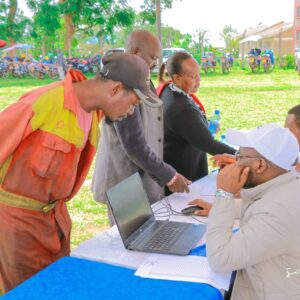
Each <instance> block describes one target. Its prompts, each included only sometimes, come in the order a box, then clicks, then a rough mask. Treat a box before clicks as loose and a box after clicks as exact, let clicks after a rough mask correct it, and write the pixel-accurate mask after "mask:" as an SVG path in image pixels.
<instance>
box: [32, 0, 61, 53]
mask: <svg viewBox="0 0 300 300" xmlns="http://www.w3.org/2000/svg"><path fill="white" fill-rule="evenodd" d="M27 4H28V7H29V8H30V9H31V10H32V11H33V12H34V16H33V30H32V36H33V37H34V39H35V40H37V41H38V42H40V44H41V47H42V54H43V56H45V55H46V51H47V48H50V47H51V48H52V50H54V49H53V47H54V46H55V44H57V43H56V32H57V30H58V29H59V28H60V27H61V25H60V11H59V7H58V5H57V4H56V3H55V2H54V1H53V0H28V1H27ZM47 46H48V47H47ZM56 46H57V45H56ZM48 50H49V49H48Z"/></svg>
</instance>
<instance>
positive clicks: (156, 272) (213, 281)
mask: <svg viewBox="0 0 300 300" xmlns="http://www.w3.org/2000/svg"><path fill="white" fill-rule="evenodd" d="M135 275H136V276H140V277H146V278H153V279H166V280H177V281H191V282H200V283H207V284H210V285H212V286H214V287H216V288H218V289H223V290H228V288H229V284H230V277H231V273H230V272H229V273H215V272H213V271H212V270H211V269H210V267H209V265H208V261H207V258H206V257H201V256H174V255H160V254H152V255H149V256H148V258H147V259H146V260H145V262H144V263H143V264H142V265H141V266H140V267H139V268H138V270H137V271H136V273H135Z"/></svg>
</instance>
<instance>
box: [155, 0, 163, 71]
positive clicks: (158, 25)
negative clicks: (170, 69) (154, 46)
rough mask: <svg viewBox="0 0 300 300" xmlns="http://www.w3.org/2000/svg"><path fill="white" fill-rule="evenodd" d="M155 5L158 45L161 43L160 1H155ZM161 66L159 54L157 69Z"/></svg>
mask: <svg viewBox="0 0 300 300" xmlns="http://www.w3.org/2000/svg"><path fill="white" fill-rule="evenodd" d="M155 3H156V31H157V37H158V39H159V40H160V43H161V42H162V40H161V4H160V0H155ZM161 65H162V55H161V54H160V56H159V59H158V67H159V68H160V66H161Z"/></svg>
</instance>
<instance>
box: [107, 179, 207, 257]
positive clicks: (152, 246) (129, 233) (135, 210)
mask: <svg viewBox="0 0 300 300" xmlns="http://www.w3.org/2000/svg"><path fill="white" fill-rule="evenodd" d="M106 195H107V198H108V202H109V205H110V207H111V210H112V213H113V216H114V219H115V221H116V224H117V227H118V229H119V232H120V235H121V238H122V241H123V244H124V246H125V248H126V249H128V250H135V251H143V252H150V253H166V254H175V255H187V254H188V253H189V252H190V250H191V249H192V248H193V247H194V246H195V245H196V244H197V242H199V240H200V239H201V238H202V236H203V234H204V233H205V231H206V225H204V224H191V223H183V222H171V221H159V220H155V217H154V214H153V212H152V209H151V206H150V202H149V200H148V196H147V194H146V192H145V190H144V188H143V184H142V180H141V178H140V176H139V174H138V173H135V174H133V175H132V176H130V177H128V178H127V179H125V180H123V181H122V182H120V183H119V184H117V185H115V186H114V187H112V188H111V189H109V190H108V191H107V192H106Z"/></svg>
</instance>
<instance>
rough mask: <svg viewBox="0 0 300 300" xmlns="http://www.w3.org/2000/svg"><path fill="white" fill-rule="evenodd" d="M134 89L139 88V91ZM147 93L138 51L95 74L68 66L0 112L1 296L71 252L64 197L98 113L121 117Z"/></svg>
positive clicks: (92, 142) (94, 133) (86, 158)
mask: <svg viewBox="0 0 300 300" xmlns="http://www.w3.org/2000/svg"><path fill="white" fill-rule="evenodd" d="M137 90H138V91H137ZM135 92H138V93H140V92H142V95H140V97H141V96H145V97H147V95H148V93H149V92H150V84H149V67H148V66H147V64H146V63H145V62H144V61H143V60H142V59H141V58H139V57H138V56H136V55H130V54H124V53H115V54H112V55H109V56H107V57H105V58H104V59H103V69H102V71H101V72H100V73H99V74H97V75H96V76H95V77H94V78H93V79H90V80H86V78H85V77H84V76H83V75H82V74H81V73H80V72H78V71H75V70H71V71H70V72H69V73H68V74H67V76H66V78H65V79H64V80H63V81H61V82H58V83H53V84H50V85H48V86H45V87H43V88H38V89H36V90H33V91H31V92H29V93H27V94H25V95H23V96H22V97H21V99H20V100H19V101H18V102H17V103H15V104H13V105H11V106H9V107H8V108H7V109H5V110H4V111H3V112H1V114H0V124H1V126H0V141H1V146H0V294H1V291H2V293H4V292H7V291H9V290H10V289H12V288H14V287H15V286H16V285H18V284H19V283H21V282H22V281H24V280H26V279H27V278H29V277H30V276H32V275H34V274H35V273H36V272H38V271H39V270H41V269H43V268H45V267H46V266H47V265H49V264H51V263H52V262H54V261H55V260H57V259H58V258H60V257H62V256H65V255H69V253H70V230H71V220H70V217H69V214H68V211H67V208H66V204H65V202H66V201H68V200H69V199H71V198H72V197H73V196H74V195H75V194H76V192H77V191H78V190H79V188H80V186H81V185H82V183H83V182H84V179H85V177H86V175H87V172H88V170H89V167H90V165H91V163H92V160H93V156H94V154H95V151H96V145H97V141H98V123H99V112H98V110H100V109H101V110H102V111H103V112H104V114H105V115H106V116H107V117H109V118H110V119H112V120H117V119H118V118H120V117H122V118H123V117H126V115H127V114H130V113H132V112H133V110H134V106H135V105H137V104H138V102H139V98H138V97H137V95H136V93H135Z"/></svg>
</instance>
